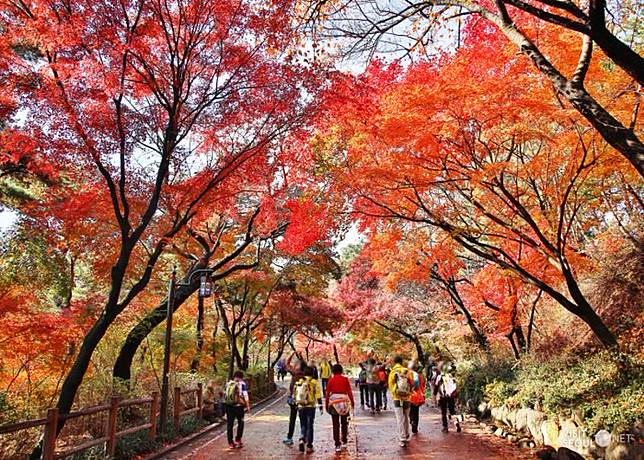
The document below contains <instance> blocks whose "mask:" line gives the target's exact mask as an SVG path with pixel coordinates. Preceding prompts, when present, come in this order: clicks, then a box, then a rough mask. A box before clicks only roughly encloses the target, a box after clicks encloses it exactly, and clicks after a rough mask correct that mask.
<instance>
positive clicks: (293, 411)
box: [282, 354, 306, 446]
mask: <svg viewBox="0 0 644 460" xmlns="http://www.w3.org/2000/svg"><path fill="white" fill-rule="evenodd" d="M292 359H293V354H291V356H290V357H289V358H288V360H287V361H286V363H285V364H284V369H285V370H286V371H288V372H289V373H290V374H291V383H290V384H289V386H288V395H287V397H286V403H287V404H288V407H289V417H288V434H287V435H286V437H285V438H284V440H283V441H282V442H283V443H284V444H286V445H287V446H292V445H293V433H295V420H296V419H297V402H295V384H296V383H297V381H298V380H300V379H301V378H303V377H304V369H305V368H306V363H305V362H304V361H303V360H299V361H298V362H297V364H295V365H294V366H292V365H291V360H292Z"/></svg>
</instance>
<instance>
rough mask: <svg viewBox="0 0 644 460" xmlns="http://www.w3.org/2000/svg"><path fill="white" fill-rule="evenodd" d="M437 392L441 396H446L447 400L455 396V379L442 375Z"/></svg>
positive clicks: (450, 375) (448, 375) (449, 375)
mask: <svg viewBox="0 0 644 460" xmlns="http://www.w3.org/2000/svg"><path fill="white" fill-rule="evenodd" d="M439 392H440V393H441V394H442V395H443V396H447V397H449V398H451V397H453V396H454V395H456V379H455V378H454V376H453V375H452V374H444V375H443V376H442V377H441V385H440V387H439Z"/></svg>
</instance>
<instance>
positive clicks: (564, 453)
mask: <svg viewBox="0 0 644 460" xmlns="http://www.w3.org/2000/svg"><path fill="white" fill-rule="evenodd" d="M555 458H556V459H557V460H584V457H582V456H581V455H579V454H578V453H577V452H575V451H574V450H571V449H568V448H567V447H560V448H559V449H558V450H557V456H556V457H555Z"/></svg>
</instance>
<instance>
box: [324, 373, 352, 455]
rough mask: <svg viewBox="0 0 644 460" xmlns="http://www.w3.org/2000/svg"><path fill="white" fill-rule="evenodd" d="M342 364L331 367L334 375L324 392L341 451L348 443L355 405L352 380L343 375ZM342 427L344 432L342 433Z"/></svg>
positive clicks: (335, 439)
mask: <svg viewBox="0 0 644 460" xmlns="http://www.w3.org/2000/svg"><path fill="white" fill-rule="evenodd" d="M343 371H344V369H342V366H341V365H340V364H334V365H333V367H332V368H331V372H332V373H333V375H332V376H331V378H330V379H329V382H328V383H327V385H326V392H325V393H324V398H325V407H326V411H327V412H328V413H329V414H331V421H332V422H333V441H335V451H336V452H340V451H342V448H343V447H345V448H346V445H347V441H348V433H349V412H350V410H351V409H353V407H354V406H355V404H354V402H353V391H351V382H349V379H348V378H347V377H345V376H344V375H342V372H343ZM340 428H342V434H340Z"/></svg>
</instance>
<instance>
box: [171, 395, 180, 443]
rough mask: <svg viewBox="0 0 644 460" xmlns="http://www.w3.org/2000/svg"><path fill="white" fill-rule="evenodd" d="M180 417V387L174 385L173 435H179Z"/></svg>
mask: <svg viewBox="0 0 644 460" xmlns="http://www.w3.org/2000/svg"><path fill="white" fill-rule="evenodd" d="M180 418H181V387H174V411H173V413H172V420H173V422H174V435H175V436H178V435H179V420H180Z"/></svg>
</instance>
